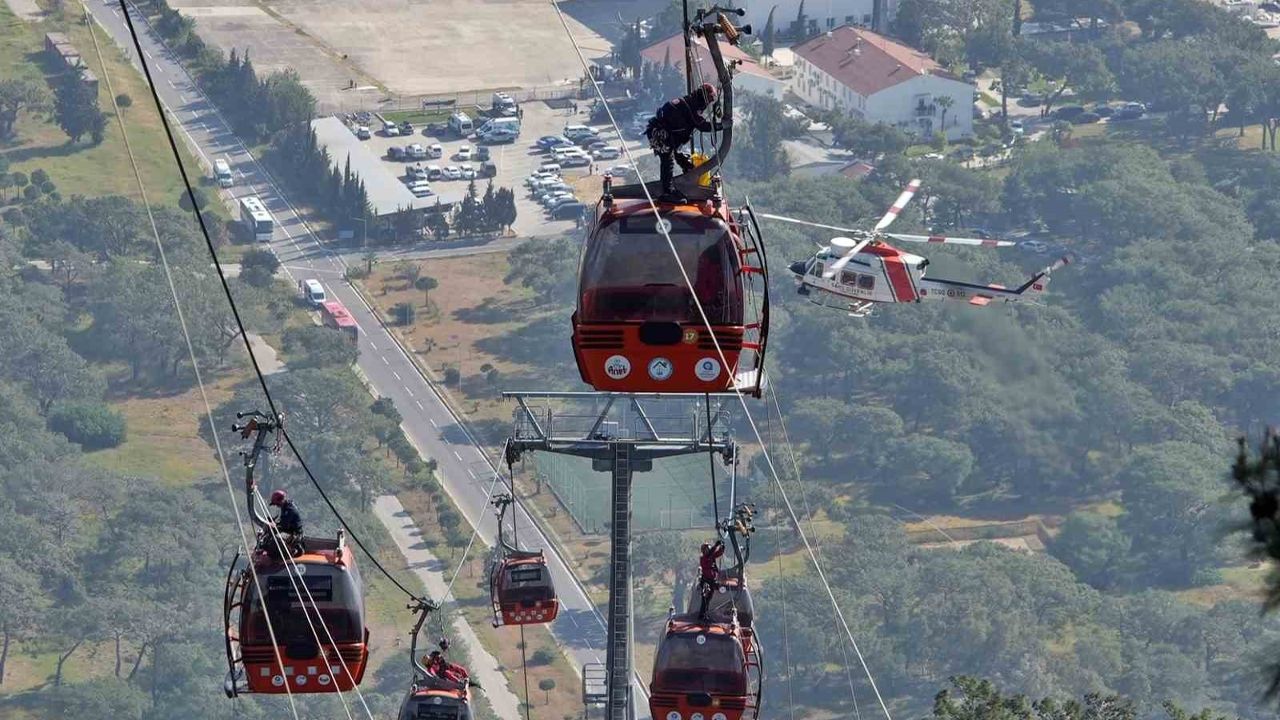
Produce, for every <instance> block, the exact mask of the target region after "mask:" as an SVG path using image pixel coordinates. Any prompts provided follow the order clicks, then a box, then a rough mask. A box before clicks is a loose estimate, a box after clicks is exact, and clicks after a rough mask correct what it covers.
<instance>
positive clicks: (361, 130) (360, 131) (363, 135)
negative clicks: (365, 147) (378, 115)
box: [356, 125, 373, 140]
mask: <svg viewBox="0 0 1280 720" xmlns="http://www.w3.org/2000/svg"><path fill="white" fill-rule="evenodd" d="M356 137H358V138H360V139H361V140H368V139H369V138H371V137H373V133H371V132H369V126H368V125H361V126H360V127H358V128H356Z"/></svg>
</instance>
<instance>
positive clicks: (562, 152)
mask: <svg viewBox="0 0 1280 720" xmlns="http://www.w3.org/2000/svg"><path fill="white" fill-rule="evenodd" d="M573 156H577V157H584V158H587V160H588V161H589V160H590V159H591V156H589V155H587V151H586V150H583V149H582V148H580V147H577V146H569V147H558V148H556V149H555V150H552V151H551V157H552V158H553V159H554V160H555V161H556V162H560V161H561V160H564V159H565V158H567V157H573Z"/></svg>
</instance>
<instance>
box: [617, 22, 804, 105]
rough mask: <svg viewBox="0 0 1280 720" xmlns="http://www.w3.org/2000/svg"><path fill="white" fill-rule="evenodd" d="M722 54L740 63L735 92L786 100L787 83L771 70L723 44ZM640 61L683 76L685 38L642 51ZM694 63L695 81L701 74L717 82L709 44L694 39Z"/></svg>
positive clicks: (727, 61)
mask: <svg viewBox="0 0 1280 720" xmlns="http://www.w3.org/2000/svg"><path fill="white" fill-rule="evenodd" d="M720 53H721V55H723V56H724V61H725V62H726V63H732V62H737V63H738V66H737V69H736V71H735V75H734V76H733V87H734V88H735V89H737V90H746V91H748V92H753V93H758V94H760V95H768V96H770V97H773V98H775V99H777V100H781V99H782V95H783V93H784V92H786V89H787V84H786V82H785V81H784V80H781V79H779V78H776V77H774V76H773V75H772V74H770V73H769V71H768V70H765V69H764V68H762V67H760V65H759V63H757V62H756V61H755V58H753V57H751V56H750V55H748V54H747V53H745V52H743V51H742V50H740V49H739V48H736V47H734V46H732V45H729V44H728V43H720ZM640 57H641V58H642V59H643V61H644V63H645V64H648V65H657V66H659V67H661V66H663V65H668V64H669V65H672V66H674V67H675V69H676V70H678V71H680V74H681V75H683V74H684V37H683V36H682V35H679V34H676V35H672V36H671V37H669V38H667V39H666V40H663V41H661V42H657V43H654V44H653V45H650V46H649V47H647V48H645V49H643V50H641V51H640ZM693 62H694V68H695V72H694V78H695V79H696V78H697V77H698V73H699V72H700V73H701V76H702V77H703V78H704V80H705V81H706V82H711V83H714V82H715V80H716V66H715V63H713V62H712V60H711V51H710V50H708V49H707V43H706V41H705V40H703V39H702V38H695V39H694V43H693Z"/></svg>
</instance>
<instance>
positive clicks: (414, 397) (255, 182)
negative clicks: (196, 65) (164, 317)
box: [86, 0, 648, 720]
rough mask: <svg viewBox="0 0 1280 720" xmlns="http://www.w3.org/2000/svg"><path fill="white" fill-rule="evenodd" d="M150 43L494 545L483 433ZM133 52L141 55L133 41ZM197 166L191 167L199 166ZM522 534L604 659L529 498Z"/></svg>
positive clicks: (172, 97)
mask: <svg viewBox="0 0 1280 720" xmlns="http://www.w3.org/2000/svg"><path fill="white" fill-rule="evenodd" d="M86 7H88V9H89V11H90V12H91V13H92V14H93V16H94V17H95V18H96V19H97V20H98V22H99V24H101V25H102V26H103V27H104V28H105V29H106V31H107V33H108V34H109V35H110V36H111V37H112V38H113V39H114V40H115V42H116V43H117V44H118V45H120V46H121V47H123V48H132V42H131V40H130V38H129V33H128V28H127V27H126V25H125V23H124V19H123V18H122V17H121V15H120V10H119V8H118V6H116V5H115V4H114V3H112V4H109V5H108V4H104V3H103V2H102V0H89V1H88V3H87V5H86ZM134 17H135V25H137V27H138V31H139V36H140V41H141V44H142V48H143V53H144V54H145V56H146V59H147V64H148V66H149V67H150V68H151V72H152V77H153V78H154V80H155V83H156V88H157V90H158V92H159V94H160V98H161V101H162V103H163V104H164V105H165V107H166V109H167V111H168V112H169V116H170V118H171V119H176V120H177V121H178V125H179V126H180V130H181V134H182V136H183V137H185V138H186V140H187V141H188V143H189V144H190V145H191V146H192V147H193V148H195V150H196V152H197V154H198V155H199V156H200V157H201V161H202V162H203V163H204V164H205V169H204V172H205V174H206V175H207V174H208V168H209V167H211V165H212V162H211V160H210V158H212V157H225V158H227V159H228V162H229V163H230V164H231V166H232V172H233V174H234V175H235V179H236V186H235V187H234V188H232V189H231V191H230V193H231V195H232V196H235V197H239V196H243V195H249V194H254V195H258V196H259V197H260V198H262V201H263V202H264V204H265V205H266V206H267V208H268V209H269V210H270V211H271V213H272V215H273V216H274V217H275V219H276V222H277V230H276V238H275V239H274V240H273V242H272V243H271V247H272V249H273V250H274V251H275V252H276V254H277V255H278V256H279V257H280V260H281V262H282V263H283V265H284V267H285V270H286V272H288V273H290V275H291V276H292V277H296V278H303V277H313V278H316V279H318V280H320V281H321V282H322V283H323V284H324V286H325V288H326V289H327V291H328V292H329V293H330V294H331V295H332V296H333V297H336V298H337V299H338V300H341V301H342V303H343V304H344V305H346V306H347V308H349V309H350V311H351V313H352V315H353V316H354V317H355V319H356V322H357V323H358V324H359V326H360V361H359V366H360V369H361V370H362V371H363V372H364V374H365V376H366V377H367V378H368V380H369V382H370V384H371V385H372V386H373V388H374V389H375V390H376V391H377V392H378V393H379V394H380V395H382V396H385V397H390V398H391V399H392V400H393V401H394V402H395V404H396V407H397V408H398V409H399V410H400V413H401V415H402V416H403V417H404V426H403V427H404V430H405V432H406V434H407V435H408V436H409V439H410V440H412V441H413V442H414V443H415V444H416V445H417V446H418V448H419V449H420V450H422V451H423V452H424V453H425V454H426V455H428V456H429V457H432V458H435V459H436V461H437V462H438V463H439V471H440V474H441V478H442V480H443V482H444V486H445V489H446V490H447V491H448V492H449V494H450V495H451V496H452V497H453V499H454V502H455V503H456V504H457V505H458V508H459V510H461V512H462V513H463V515H465V516H466V518H467V520H468V521H469V522H470V523H471V524H472V525H473V526H476V525H477V524H478V527H479V528H480V535H481V537H483V538H484V540H485V541H486V542H487V543H489V544H490V545H492V544H493V543H494V538H495V531H496V520H495V517H494V515H493V513H492V512H491V510H490V508H489V507H488V506H487V504H486V502H485V501H486V497H487V491H488V489H489V487H490V482H489V481H490V480H491V478H492V477H493V475H494V473H495V472H496V470H495V468H494V466H493V465H492V464H491V463H490V461H489V459H488V458H487V457H486V456H485V455H484V453H483V452H482V451H481V450H480V448H479V445H478V444H477V443H476V442H475V440H474V438H472V437H471V436H470V434H469V433H468V432H467V430H466V429H465V428H464V427H463V426H462V425H460V424H459V422H458V419H457V418H456V417H455V416H454V415H453V414H452V412H451V411H450V410H449V408H448V406H447V405H446V404H445V402H444V401H443V400H442V399H441V397H440V396H439V395H438V394H437V391H436V389H435V388H434V386H432V385H431V384H430V383H429V382H428V381H427V380H426V379H425V378H424V377H423V376H422V375H421V374H420V373H419V372H418V370H417V369H416V366H415V365H414V364H413V363H412V362H411V361H410V359H409V357H408V356H407V355H406V354H405V353H404V351H403V350H402V349H401V348H400V347H399V346H398V345H397V344H396V343H395V342H394V341H393V340H392V338H391V336H390V335H389V334H388V333H387V331H386V330H385V329H384V328H383V327H382V326H381V325H380V323H379V322H378V320H377V318H376V317H375V316H374V314H373V311H372V309H371V308H370V307H369V306H368V305H366V304H365V303H364V301H363V300H362V299H361V298H360V296H359V295H358V294H357V293H356V292H355V290H354V289H352V288H351V286H350V285H348V284H347V283H346V282H345V281H344V280H343V278H342V271H343V268H344V263H343V260H342V258H341V257H340V256H337V255H335V254H333V253H331V252H329V251H328V250H327V249H326V248H324V247H323V246H322V245H321V244H320V242H319V240H318V239H317V238H316V236H315V235H314V234H313V233H312V232H311V230H310V228H308V226H307V224H306V223H305V222H304V221H303V220H302V218H301V217H300V216H299V214H298V213H297V212H296V211H295V210H294V208H293V206H292V205H291V204H290V203H289V201H288V199H287V198H286V197H285V196H284V194H283V192H281V191H280V189H279V188H278V187H277V186H276V185H275V184H274V183H273V182H272V181H271V179H270V176H269V175H268V173H267V172H266V170H265V169H264V168H263V167H262V166H261V165H260V164H259V163H258V161H257V160H256V159H255V158H254V157H253V156H252V155H250V153H249V152H248V150H246V149H245V147H244V145H243V144H242V143H241V142H240V141H239V139H238V138H237V137H236V136H235V134H234V133H233V132H231V130H230V127H229V126H228V125H227V124H226V122H225V121H224V120H223V118H222V117H221V115H220V114H219V113H218V112H217V110H216V108H214V107H213V105H212V103H211V102H210V101H209V100H207V99H206V98H205V97H204V96H203V95H201V94H200V92H199V91H198V90H197V88H196V86H195V83H194V82H193V81H192V80H191V78H190V77H188V76H187V74H186V72H185V71H184V70H183V69H182V67H181V66H180V65H179V63H178V62H177V61H176V60H175V59H174V58H173V57H172V56H171V55H170V54H169V53H168V52H167V51H166V50H165V49H164V47H163V46H162V45H161V44H160V42H159V41H158V40H157V39H156V38H155V37H153V36H151V35H150V34H149V33H148V32H144V28H145V23H143V22H142V21H141V20H140V19H138V17H137V16H134ZM128 55H129V56H130V57H131V58H132V59H133V61H134V63H135V64H137V62H138V58H136V57H134V55H135V53H134V52H132V50H129V51H128ZM194 170H195V169H194V168H192V169H190V171H191V172H194ZM516 517H517V522H519V523H520V530H519V535H520V537H521V539H522V540H525V541H526V542H525V543H522V544H527V545H529V546H532V547H545V548H548V549H549V552H548V564H549V567H550V570H551V573H552V576H553V578H554V580H555V583H556V588H557V590H558V592H559V596H560V601H561V607H562V611H561V613H560V617H559V618H558V619H557V620H556V623H555V625H554V626H553V628H552V630H553V632H554V633H555V635H556V638H557V640H558V641H559V642H560V644H561V646H562V647H563V648H564V649H565V650H566V652H568V653H569V654H570V655H571V656H572V661H573V662H574V664H575V665H578V666H581V665H582V664H583V663H587V662H603V661H604V639H605V623H604V618H603V617H602V616H601V615H600V614H599V612H598V611H597V610H596V608H595V607H594V606H593V605H592V603H591V601H590V600H589V598H588V596H587V593H586V591H585V590H584V589H583V587H582V585H581V583H579V582H578V580H577V578H576V577H574V576H573V574H572V573H571V572H570V570H569V568H568V565H567V564H566V562H565V561H564V559H563V558H562V557H561V556H560V555H559V554H558V553H557V552H556V550H555V548H554V547H553V546H552V544H551V542H550V541H549V540H548V538H547V537H546V536H545V535H544V534H543V533H542V531H541V529H540V528H538V527H537V526H536V524H535V523H533V521H532V520H531V518H530V517H529V515H528V514H527V513H526V512H525V511H524V509H523V508H521V509H520V510H519V512H518V513H516ZM633 688H634V689H633V692H634V693H635V696H636V697H637V699H638V702H637V707H636V711H637V716H638V717H639V718H641V720H644V719H645V718H648V707H647V705H648V703H647V701H646V698H647V694H646V693H645V690H644V687H643V685H642V684H641V683H640V681H639V678H638V677H637V678H636V679H635V681H634V682H633Z"/></svg>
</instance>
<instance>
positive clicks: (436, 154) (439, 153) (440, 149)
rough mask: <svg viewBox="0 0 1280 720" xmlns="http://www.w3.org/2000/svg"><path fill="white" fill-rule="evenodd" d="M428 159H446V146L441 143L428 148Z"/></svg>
mask: <svg viewBox="0 0 1280 720" xmlns="http://www.w3.org/2000/svg"><path fill="white" fill-rule="evenodd" d="M427 157H430V158H431V159H432V160H437V159H439V158H442V157H444V146H443V145H441V144H440V143H436V144H434V145H432V146H430V147H428V148H427Z"/></svg>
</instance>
